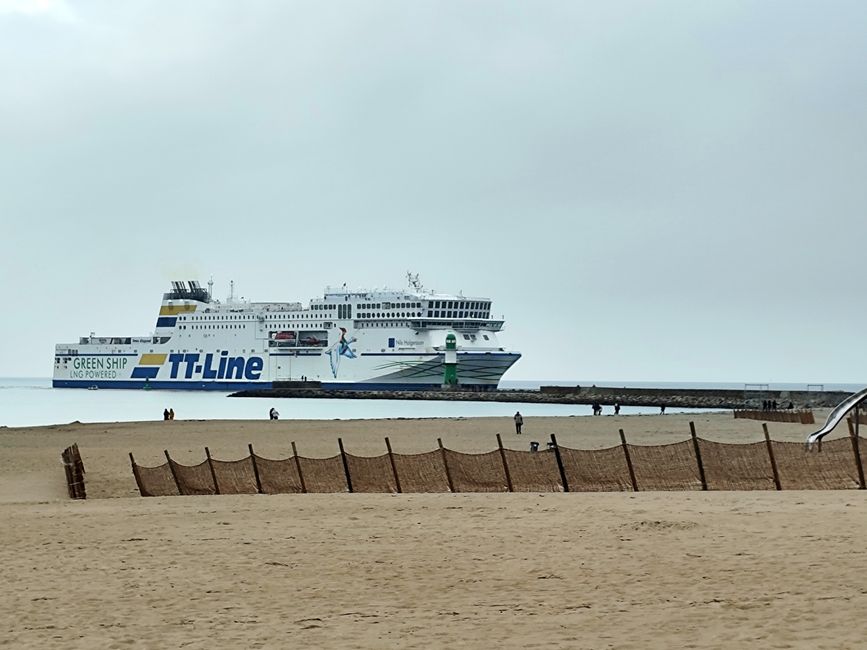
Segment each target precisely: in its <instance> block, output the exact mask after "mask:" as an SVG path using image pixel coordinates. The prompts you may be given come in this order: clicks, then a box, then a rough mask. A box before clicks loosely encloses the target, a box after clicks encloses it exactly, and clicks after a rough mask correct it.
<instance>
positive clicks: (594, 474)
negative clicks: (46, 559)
mask: <svg viewBox="0 0 867 650" xmlns="http://www.w3.org/2000/svg"><path fill="white" fill-rule="evenodd" d="M762 426H763V429H764V438H765V439H764V440H763V441H759V442H754V443H747V444H730V443H721V442H714V441H711V440H705V439H703V438H700V437H698V436H697V435H696V432H695V426H694V425H693V423H690V433H691V435H690V438H689V439H687V440H684V441H681V442H677V443H674V444H666V445H633V444H630V443H628V442H627V441H626V436H625V434H624V432H623V430H622V429H621V430H620V439H621V444H620V445H617V446H615V447H609V448H606V449H571V448H568V447H561V446H560V445H558V444H557V440H556V437H555V436H554V435H552V436H551V442H550V443H548V445H547V447H548V448H547V449H546V450H541V451H516V450H513V449H506V448H504V447H503V444H502V440H501V439H500V436H499V435H498V436H497V448H496V449H494V450H493V451H489V452H487V453H482V454H469V453H463V452H458V451H453V450H451V449H446V448H445V447H444V446H443V444H442V440H438V443H439V445H438V448H437V449H435V450H432V451H429V452H426V453H421V454H397V453H394V452H393V451H392V448H391V443H390V441H389V440H388V438H386V439H385V447H386V450H387V451H386V453H384V454H382V455H380V456H373V457H369V456H356V455H354V454H351V453H348V452H347V451H346V449H345V448H344V446H343V441H342V439H338V448H339V453H338V454H336V455H334V456H331V457H329V458H308V457H305V456H299V455H298V451H297V448H296V446H295V443H294V442H293V443H292V452H293V455H292V456H291V457H289V458H284V459H271V458H264V457H262V456H259V455H258V454H256V453H255V451H254V450H253V446H252V445H249V450H250V454H249V456H247V457H246V458H242V459H240V460H234V461H224V460H217V459H215V458H212V457H211V453H210V450H209V449H208V448H207V447H206V448H205V459H204V460H203V461H202V462H201V463H199V464H198V465H181V464H180V463H177V462H175V461H174V460H172V458H171V456H170V455H169V452H168V451H166V452H165V456H166V462H165V463H163V464H162V465H160V466H158V467H143V466H141V465H138V464H136V462H135V458H134V457H133V455H132V454H130V462H131V464H132V470H133V474H134V475H135V480H136V484H137V485H138V488H139V492H140V493H141V495H142V496H172V495H193V494H301V493H317V492H318V493H334V492H347V493H349V492H359V493H365V492H368V493H369V492H377V493H410V492H612V491H635V492H638V491H654V490H804V489H852V488H860V489H864V488H865V480H864V470H863V465H864V459H863V458H862V452H861V449H860V447H861V446H860V444H859V442H860V441H859V438H858V437H857V436H855V435H853V434H852V432H851V431H850V436H849V437H848V438H839V439H836V440H831V441H828V442H825V443H824V444H823V445H815V446H814V447H812V448H807V447H806V446H805V445H803V444H800V443H794V442H778V441H773V440H771V439H770V436H769V435H768V429H767V425H762Z"/></svg>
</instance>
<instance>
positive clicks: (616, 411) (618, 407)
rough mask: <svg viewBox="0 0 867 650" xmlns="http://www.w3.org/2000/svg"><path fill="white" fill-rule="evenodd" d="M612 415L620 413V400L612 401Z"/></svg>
mask: <svg viewBox="0 0 867 650" xmlns="http://www.w3.org/2000/svg"><path fill="white" fill-rule="evenodd" d="M614 415H620V402H614Z"/></svg>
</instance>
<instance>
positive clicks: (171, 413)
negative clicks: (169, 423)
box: [169, 408, 175, 420]
mask: <svg viewBox="0 0 867 650" xmlns="http://www.w3.org/2000/svg"><path fill="white" fill-rule="evenodd" d="M174 419H175V409H173V408H170V409H169V420H174Z"/></svg>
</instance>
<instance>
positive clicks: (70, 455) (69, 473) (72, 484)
mask: <svg viewBox="0 0 867 650" xmlns="http://www.w3.org/2000/svg"><path fill="white" fill-rule="evenodd" d="M60 459H61V460H62V461H63V469H64V471H65V472H66V489H67V490H68V491H69V498H70V499H86V498H87V492H86V490H85V487H84V462H83V461H82V460H81V453H80V452H79V451H78V443H75V444H74V445H72V446H71V447H67V448H66V449H64V450H63V451H62V452H61V454H60Z"/></svg>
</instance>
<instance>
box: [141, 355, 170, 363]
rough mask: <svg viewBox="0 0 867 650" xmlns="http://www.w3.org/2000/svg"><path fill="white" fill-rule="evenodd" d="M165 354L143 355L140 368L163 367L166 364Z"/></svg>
mask: <svg viewBox="0 0 867 650" xmlns="http://www.w3.org/2000/svg"><path fill="white" fill-rule="evenodd" d="M166 356H167V355H165V354H143V355H141V361H139V362H138V365H140V366H161V365H163V364H164V363H165V362H166Z"/></svg>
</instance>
